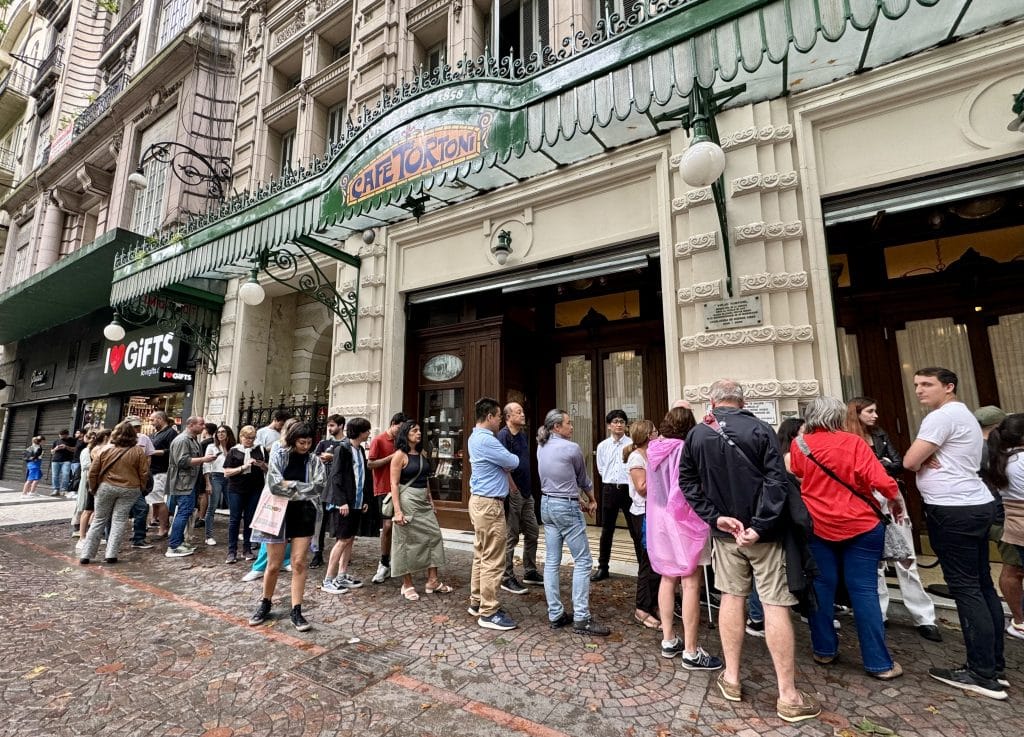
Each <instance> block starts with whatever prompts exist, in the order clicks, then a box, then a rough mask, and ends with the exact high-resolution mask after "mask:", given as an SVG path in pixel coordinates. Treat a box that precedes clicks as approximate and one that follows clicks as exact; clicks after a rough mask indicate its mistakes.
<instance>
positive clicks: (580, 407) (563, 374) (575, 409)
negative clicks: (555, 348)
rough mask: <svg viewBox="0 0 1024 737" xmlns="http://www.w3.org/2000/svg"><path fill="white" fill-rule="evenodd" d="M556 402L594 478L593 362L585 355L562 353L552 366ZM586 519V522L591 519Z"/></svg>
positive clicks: (589, 473) (590, 474)
mask: <svg viewBox="0 0 1024 737" xmlns="http://www.w3.org/2000/svg"><path fill="white" fill-rule="evenodd" d="M555 402H556V403H557V405H558V408H559V409H563V410H565V411H566V412H568V413H569V417H570V418H572V424H573V437H572V439H573V441H574V442H575V443H577V444H578V445H579V446H580V449H581V450H582V451H583V460H584V462H585V463H586V468H587V474H588V475H589V476H590V479H591V481H593V479H594V447H595V445H594V396H593V363H592V362H591V360H590V359H589V358H587V357H586V356H563V357H562V358H561V359H560V360H559V362H558V363H557V364H556V365H555ZM592 521H593V519H592V518H588V522H592Z"/></svg>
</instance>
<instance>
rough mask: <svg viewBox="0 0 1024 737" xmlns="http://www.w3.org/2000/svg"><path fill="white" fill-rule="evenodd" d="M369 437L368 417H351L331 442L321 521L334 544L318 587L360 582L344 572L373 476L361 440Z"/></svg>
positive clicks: (336, 588) (340, 590) (339, 588)
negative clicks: (342, 434) (338, 437)
mask: <svg viewBox="0 0 1024 737" xmlns="http://www.w3.org/2000/svg"><path fill="white" fill-rule="evenodd" d="M368 437H370V421H369V420H367V419H366V418H364V417H353V418H352V419H351V420H349V421H348V425H347V426H346V428H345V439H344V440H342V441H341V442H340V443H338V444H337V445H335V446H334V448H333V451H332V452H333V454H334V461H333V462H332V463H331V475H330V476H329V477H328V479H327V486H326V487H324V492H323V503H324V507H325V509H326V514H325V516H324V520H323V524H324V525H325V526H327V528H328V532H330V533H331V534H332V535H333V536H334V538H335V541H336V542H335V543H334V547H333V548H331V555H330V558H329V559H328V562H327V575H326V576H325V577H324V582H323V585H322V586H321V587H320V590H321V591H324V592H326V593H328V594H347V593H348V592H349V591H351V590H352V589H358V588H361V587H362V585H363V582H362V581H360V580H359V579H357V578H353V577H352V576H351V575H350V574H349V572H348V564H349V561H350V560H351V559H352V547H353V543H355V537H356V534H357V532H358V531H359V522H360V519H361V518H362V515H363V512H365V511H366V509H367V504H368V503H369V502H370V501H371V498H372V496H373V480H372V478H371V477H370V472H369V468H368V467H367V464H366V453H365V452H364V451H363V443H364V442H366V439H367V438H368Z"/></svg>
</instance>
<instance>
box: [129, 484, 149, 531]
mask: <svg viewBox="0 0 1024 737" xmlns="http://www.w3.org/2000/svg"><path fill="white" fill-rule="evenodd" d="M128 516H129V517H131V518H132V542H133V543H143V542H145V541H146V530H147V524H148V523H149V504H147V503H146V491H145V489H143V490H142V493H141V494H139V498H138V499H136V500H135V503H134V504H133V505H132V508H131V511H129V512H128Z"/></svg>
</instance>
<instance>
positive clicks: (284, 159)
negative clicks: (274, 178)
mask: <svg viewBox="0 0 1024 737" xmlns="http://www.w3.org/2000/svg"><path fill="white" fill-rule="evenodd" d="M294 166H295V131H294V130H290V131H288V132H287V133H282V134H281V169H280V172H279V173H280V175H281V176H282V177H283V176H284V175H285V174H287V173H288V172H290V171H291V170H292V167H294Z"/></svg>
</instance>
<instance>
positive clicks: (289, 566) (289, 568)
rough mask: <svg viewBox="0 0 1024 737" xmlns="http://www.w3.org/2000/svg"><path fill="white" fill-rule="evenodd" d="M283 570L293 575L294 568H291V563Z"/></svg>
mask: <svg viewBox="0 0 1024 737" xmlns="http://www.w3.org/2000/svg"><path fill="white" fill-rule="evenodd" d="M282 570H284V571H286V572H287V573H291V572H292V566H291V563H289V564H288V565H286V566H285V567H284V568H283V569H282Z"/></svg>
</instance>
